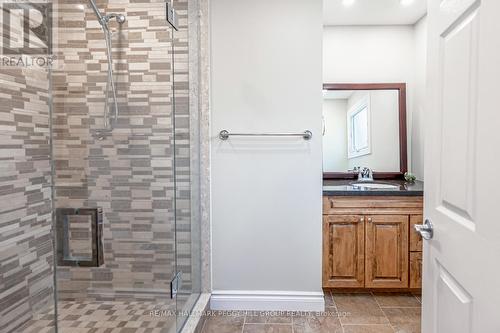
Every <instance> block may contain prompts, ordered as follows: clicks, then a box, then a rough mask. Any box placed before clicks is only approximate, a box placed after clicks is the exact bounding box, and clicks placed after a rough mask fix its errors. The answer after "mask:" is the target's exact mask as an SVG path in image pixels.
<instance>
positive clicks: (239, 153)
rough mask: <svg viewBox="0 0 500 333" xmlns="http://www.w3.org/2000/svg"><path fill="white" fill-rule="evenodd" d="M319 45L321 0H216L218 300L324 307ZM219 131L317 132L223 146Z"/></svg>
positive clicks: (215, 269)
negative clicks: (310, 303)
mask: <svg viewBox="0 0 500 333" xmlns="http://www.w3.org/2000/svg"><path fill="white" fill-rule="evenodd" d="M321 48H322V2H321V1H320V0H307V1H303V0H275V1H267V0H254V1H247V0H213V1H211V57H212V64H211V65H212V72H211V99H212V105H211V112H212V117H211V122H212V139H211V144H212V147H211V149H212V152H211V162H212V164H211V167H212V214H213V215H212V236H213V237H212V242H213V244H212V245H213V250H212V251H213V252H212V255H213V261H212V263H213V265H212V270H213V289H214V293H213V296H212V306H214V305H215V307H218V308H229V307H233V308H235V307H240V308H244V307H248V306H250V305H251V306H252V307H257V308H260V309H263V308H269V307H271V308H272V307H277V306H278V305H277V303H273V302H272V300H273V299H274V298H273V295H274V296H276V295H277V294H279V295H280V296H279V297H278V298H280V299H281V300H282V299H283V298H287V297H288V296H290V297H291V296H293V295H298V296H299V297H298V299H301V300H303V302H302V303H300V302H299V303H300V304H295V307H293V305H294V302H293V301H289V302H283V303H280V304H281V305H279V306H281V307H282V306H285V307H287V308H288V309H291V308H296V309H298V308H302V309H306V308H308V306H307V304H306V303H307V301H306V298H307V297H308V296H311V295H312V296H313V298H314V300H313V303H314V302H316V303H315V304H316V305H315V306H314V307H313V308H316V309H318V308H319V307H321V306H322V304H323V303H322V297H321V295H322V291H321V196H322V155H321V125H322V124H321V107H322V91H321V90H322V89H321V85H322V70H321V56H322V51H321ZM222 129H228V130H229V131H231V132H250V133H251V132H302V131H304V130H306V129H309V130H311V131H312V132H313V138H312V140H311V141H304V140H303V139H301V138H234V137H233V138H230V139H229V140H228V141H227V142H222V141H221V140H219V139H218V138H217V135H218V133H219V131H220V130H222ZM228 294H229V296H228ZM256 294H259V295H264V297H262V298H259V297H257V296H256ZM234 295H236V296H235V297H232V296H234ZM235 298H236V299H237V304H236V306H235V303H234V299H235ZM248 298H250V299H251V301H249V302H247V301H248ZM229 299H231V300H229ZM262 299H265V300H268V301H269V300H271V301H270V302H264V301H262ZM274 300H275V299H274ZM231 302H233V303H231ZM277 302H278V301H277ZM318 305H319V307H318ZM279 306H278V307H279Z"/></svg>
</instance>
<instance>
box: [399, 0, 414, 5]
mask: <svg viewBox="0 0 500 333" xmlns="http://www.w3.org/2000/svg"><path fill="white" fill-rule="evenodd" d="M399 2H400V3H401V4H402V5H403V6H409V5H411V4H412V3H414V2H415V0H399Z"/></svg>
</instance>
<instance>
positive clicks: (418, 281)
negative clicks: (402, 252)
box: [410, 252, 422, 288]
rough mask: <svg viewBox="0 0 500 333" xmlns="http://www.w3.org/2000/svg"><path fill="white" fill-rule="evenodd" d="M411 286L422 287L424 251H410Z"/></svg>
mask: <svg viewBox="0 0 500 333" xmlns="http://www.w3.org/2000/svg"><path fill="white" fill-rule="evenodd" d="M410 288H422V252H410Z"/></svg>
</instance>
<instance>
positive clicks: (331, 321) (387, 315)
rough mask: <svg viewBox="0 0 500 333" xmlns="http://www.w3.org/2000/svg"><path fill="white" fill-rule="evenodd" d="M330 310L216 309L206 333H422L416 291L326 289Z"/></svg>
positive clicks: (203, 330)
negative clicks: (379, 291)
mask: <svg viewBox="0 0 500 333" xmlns="http://www.w3.org/2000/svg"><path fill="white" fill-rule="evenodd" d="M325 302H326V311H325V313H322V314H320V315H317V314H311V313H294V314H290V313H280V312H268V313H266V312H255V311H253V312H252V311H249V312H243V311H240V312H225V313H223V312H214V315H211V316H208V317H207V318H206V320H205V323H204V326H203V329H202V333H394V332H397V333H420V309H421V302H420V298H419V297H418V296H414V295H412V294H406V293H405V294H387V293H340V292H333V293H331V292H329V291H325Z"/></svg>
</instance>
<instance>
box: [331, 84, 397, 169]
mask: <svg viewBox="0 0 500 333" xmlns="http://www.w3.org/2000/svg"><path fill="white" fill-rule="evenodd" d="M323 126H324V127H323V171H324V172H356V173H357V172H358V170H359V168H363V167H368V168H370V169H372V170H373V171H374V172H398V171H399V170H400V156H399V155H400V147H399V136H400V133H399V130H400V129H399V91H398V90H397V89H387V90H324V91H323Z"/></svg>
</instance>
